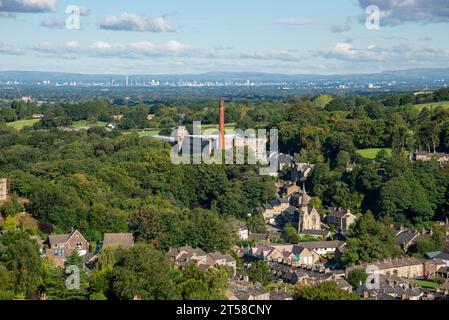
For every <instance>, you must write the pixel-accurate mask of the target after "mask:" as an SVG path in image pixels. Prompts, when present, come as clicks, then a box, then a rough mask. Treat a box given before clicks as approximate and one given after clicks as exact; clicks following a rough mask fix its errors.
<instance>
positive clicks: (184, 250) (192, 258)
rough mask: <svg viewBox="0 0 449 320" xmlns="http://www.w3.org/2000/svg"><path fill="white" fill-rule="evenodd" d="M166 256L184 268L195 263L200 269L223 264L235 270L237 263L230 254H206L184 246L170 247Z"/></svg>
mask: <svg viewBox="0 0 449 320" xmlns="http://www.w3.org/2000/svg"><path fill="white" fill-rule="evenodd" d="M167 256H168V257H169V259H170V260H171V261H172V263H174V265H175V266H177V267H178V268H181V269H182V268H184V267H186V266H188V265H196V266H198V267H199V268H200V269H203V270H206V269H209V268H213V267H219V266H225V267H230V268H231V269H233V271H234V273H235V272H236V268H237V263H236V261H235V259H234V258H233V257H231V256H230V255H225V254H222V253H220V252H213V253H209V254H207V253H206V252H204V251H203V250H202V249H199V248H192V247H190V246H185V247H181V248H178V249H176V248H170V249H169V251H168V253H167Z"/></svg>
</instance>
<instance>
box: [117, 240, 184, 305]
mask: <svg viewBox="0 0 449 320" xmlns="http://www.w3.org/2000/svg"><path fill="white" fill-rule="evenodd" d="M136 295H138V296H140V297H142V299H143V300H171V299H176V298H178V295H177V293H176V290H175V283H174V279H173V271H172V267H171V266H170V263H169V262H168V260H167V257H166V256H165V255H164V254H163V253H162V252H160V251H158V250H156V249H155V248H154V247H152V246H151V245H147V244H143V243H140V244H136V245H135V246H134V247H132V248H131V249H128V250H126V251H125V252H124V254H123V257H122V258H121V259H120V260H119V261H118V262H117V263H116V265H115V266H114V268H113V271H112V296H113V297H115V298H118V299H124V300H131V299H133V298H134V297H135V296H136Z"/></svg>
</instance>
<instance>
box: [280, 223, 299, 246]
mask: <svg viewBox="0 0 449 320" xmlns="http://www.w3.org/2000/svg"><path fill="white" fill-rule="evenodd" d="M284 240H285V241H286V242H287V243H291V244H297V243H298V242H299V241H301V237H300V236H299V234H298V231H297V230H296V229H295V228H294V227H293V226H292V225H291V224H287V225H285V226H284Z"/></svg>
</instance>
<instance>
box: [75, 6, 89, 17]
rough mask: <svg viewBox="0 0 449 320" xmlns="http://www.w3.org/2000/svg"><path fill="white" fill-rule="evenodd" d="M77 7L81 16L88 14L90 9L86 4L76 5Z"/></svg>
mask: <svg viewBox="0 0 449 320" xmlns="http://www.w3.org/2000/svg"><path fill="white" fill-rule="evenodd" d="M77 7H78V9H79V10H80V16H82V17H87V16H88V15H90V9H89V8H88V7H86V6H77Z"/></svg>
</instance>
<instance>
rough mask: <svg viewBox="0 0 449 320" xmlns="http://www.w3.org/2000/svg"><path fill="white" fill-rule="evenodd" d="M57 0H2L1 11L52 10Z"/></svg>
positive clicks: (33, 11) (31, 11)
mask: <svg viewBox="0 0 449 320" xmlns="http://www.w3.org/2000/svg"><path fill="white" fill-rule="evenodd" d="M56 2H57V0H0V12H30V13H40V12H52V11H56Z"/></svg>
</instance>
